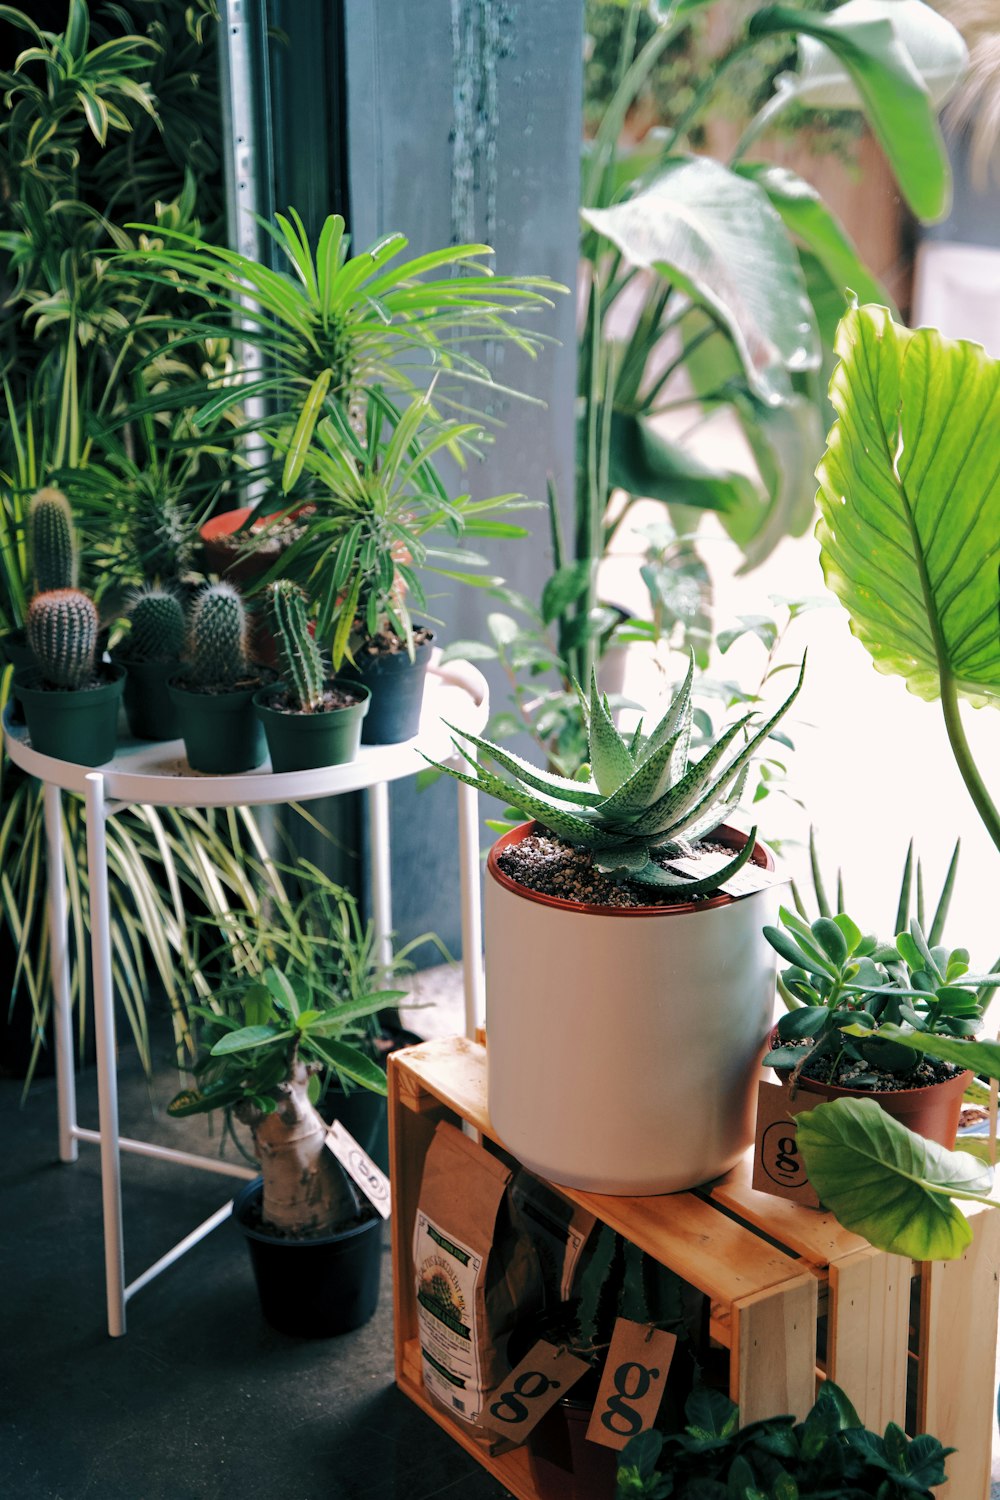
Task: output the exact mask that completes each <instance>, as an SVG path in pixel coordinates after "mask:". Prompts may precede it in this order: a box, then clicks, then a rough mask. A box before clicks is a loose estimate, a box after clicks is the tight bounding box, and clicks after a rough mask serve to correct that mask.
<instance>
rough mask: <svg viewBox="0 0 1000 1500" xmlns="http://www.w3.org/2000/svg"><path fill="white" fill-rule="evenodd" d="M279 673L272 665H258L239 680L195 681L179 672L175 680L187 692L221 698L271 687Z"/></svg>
mask: <svg viewBox="0 0 1000 1500" xmlns="http://www.w3.org/2000/svg"><path fill="white" fill-rule="evenodd" d="M277 680H278V674H277V673H276V672H272V671H271V669H270V667H258V668H256V669H255V670H254V671H253V672H252V673H248V674H247V676H246V677H241V678H240V679H239V680H238V681H237V682H227V683H218V682H211V683H205V682H195V681H192V679H191V678H190V677H184V676H183V675H182V674H181V673H178V674H177V676H176V677H175V678H174V682H175V683H176V685H177V686H178V687H179V688H183V690H184V692H185V693H201V694H202V695H203V696H204V697H206V698H221V697H224V696H225V694H227V693H239V692H242V691H244V690H247V691H249V690H250V689H251V688H252V689H253V691H254V692H256V691H257V689H258V688H263V687H270V686H271V683H272V682H277Z"/></svg>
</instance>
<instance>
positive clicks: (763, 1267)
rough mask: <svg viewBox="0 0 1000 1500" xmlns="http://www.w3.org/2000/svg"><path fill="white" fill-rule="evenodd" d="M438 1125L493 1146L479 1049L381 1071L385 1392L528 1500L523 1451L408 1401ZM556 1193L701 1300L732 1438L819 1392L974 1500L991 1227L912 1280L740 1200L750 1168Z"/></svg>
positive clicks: (415, 1368) (811, 1218)
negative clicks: (829, 1389)
mask: <svg viewBox="0 0 1000 1500" xmlns="http://www.w3.org/2000/svg"><path fill="white" fill-rule="evenodd" d="M442 1119H448V1120H451V1121H452V1122H453V1123H456V1124H460V1123H462V1122H465V1123H466V1124H468V1125H470V1126H472V1127H473V1128H474V1129H475V1130H477V1131H479V1132H480V1133H481V1134H482V1136H484V1137H486V1138H487V1139H488V1140H491V1141H494V1142H496V1143H497V1144H498V1145H502V1142H499V1140H498V1138H497V1136H496V1133H495V1131H494V1130H493V1128H492V1126H491V1124H490V1120H489V1116H488V1114H487V1111H486V1051H485V1048H483V1047H482V1046H480V1045H479V1044H478V1043H475V1042H467V1041H465V1040H463V1039H461V1038H452V1039H448V1040H437V1041H431V1042H425V1043H423V1044H422V1045H421V1046H419V1047H410V1048H407V1049H406V1050H404V1051H401V1052H397V1053H394V1054H393V1055H392V1056H391V1057H390V1059H389V1130H390V1153H391V1170H392V1184H393V1196H394V1204H393V1216H392V1251H393V1280H394V1298H395V1356H396V1380H397V1382H398V1384H399V1386H400V1388H401V1389H402V1390H403V1391H404V1392H405V1393H406V1395H407V1396H409V1397H410V1398H411V1400H413V1401H415V1402H416V1403H417V1405H418V1406H420V1407H422V1409H423V1410H424V1411H426V1412H427V1414H428V1416H430V1417H432V1418H433V1419H434V1421H435V1422H437V1423H438V1425H439V1426H440V1427H443V1428H444V1429H445V1431H446V1432H448V1433H449V1434H450V1435H451V1436H452V1437H453V1438H454V1439H455V1440H456V1441H457V1442H459V1443H461V1444H462V1446H463V1447H464V1448H466V1449H467V1450H468V1451H469V1452H470V1453H472V1454H473V1455H474V1456H475V1457H476V1458H477V1459H478V1460H479V1461H480V1463H482V1464H483V1465H484V1466H485V1467H486V1468H487V1469H489V1470H490V1471H491V1472H492V1473H493V1474H494V1475H495V1476H496V1478H497V1479H499V1480H500V1482H501V1483H502V1484H504V1485H506V1487H507V1488H508V1489H509V1490H511V1491H512V1492H513V1494H514V1495H516V1496H517V1497H518V1500H535V1491H534V1489H533V1487H532V1484H531V1480H530V1476H529V1471H528V1461H527V1455H526V1453H525V1451H524V1450H523V1449H515V1450H514V1451H512V1452H509V1453H505V1454H498V1455H493V1454H491V1453H490V1451H489V1448H488V1446H487V1445H486V1444H485V1443H484V1442H483V1441H482V1440H481V1439H479V1438H477V1437H476V1436H475V1433H474V1429H471V1428H470V1427H469V1426H468V1425H467V1424H465V1423H463V1422H461V1421H459V1420H457V1419H456V1418H454V1417H452V1416H451V1415H449V1413H448V1412H446V1411H445V1410H443V1409H442V1408H441V1407H439V1406H438V1405H437V1404H436V1403H435V1402H433V1401H432V1400H431V1399H430V1397H429V1396H428V1395H427V1394H426V1392H425V1391H424V1386H423V1378H422V1371H421V1360H420V1345H419V1340H418V1336H417V1307H416V1295H415V1287H414V1275H413V1256H412V1243H413V1226H414V1222H415V1218H416V1208H417V1198H418V1195H419V1191H420V1178H421V1174H422V1171H423V1162H424V1157H425V1155H426V1152H427V1148H428V1146H429V1144H430V1141H431V1137H432V1136H433V1134H434V1129H435V1126H436V1125H437V1123H438V1121H439V1120H442ZM692 1128H693V1129H697V1121H694V1122H692ZM562 1191H563V1192H565V1193H566V1194H567V1196H568V1197H570V1198H573V1199H575V1200H576V1201H577V1202H579V1203H582V1204H583V1205H584V1206H585V1207H587V1208H589V1209H590V1210H591V1212H592V1213H594V1214H596V1215H597V1217H598V1218H599V1219H602V1220H603V1221H604V1222H605V1223H606V1224H609V1225H610V1226H611V1227H612V1228H613V1229H615V1230H617V1231H618V1232H619V1233H621V1234H623V1235H625V1236H626V1237H627V1238H628V1239H629V1240H631V1241H632V1242H633V1243H634V1244H636V1245H638V1246H639V1247H640V1248H641V1249H643V1250H645V1251H647V1252H648V1253H649V1254H650V1255H653V1256H655V1257H656V1259H657V1260H659V1261H660V1262H661V1263H662V1264H663V1265H665V1266H668V1267H669V1268H670V1269H671V1270H672V1271H674V1272H676V1273H677V1274H678V1275H679V1276H681V1277H682V1278H683V1279H684V1280H685V1281H686V1282H689V1283H690V1284H691V1285H692V1286H694V1287H696V1288H697V1289H698V1290H699V1291H701V1292H703V1293H705V1294H706V1296H707V1297H708V1298H709V1299H710V1305H711V1335H712V1338H713V1340H714V1341H716V1342H717V1343H718V1344H719V1345H721V1346H722V1347H723V1348H724V1349H727V1350H728V1351H729V1394H730V1396H731V1397H732V1399H733V1400H734V1401H736V1402H738V1403H739V1407H740V1413H741V1420H742V1421H744V1422H752V1421H756V1420H758V1419H759V1418H762V1417H768V1416H773V1415H775V1414H777V1413H779V1412H793V1413H794V1414H795V1415H796V1416H797V1417H799V1418H801V1417H803V1416H804V1415H805V1413H806V1411H807V1410H808V1409H809V1407H810V1406H811V1405H812V1403H813V1400H814V1399H815V1395H816V1390H817V1382H818V1381H819V1380H820V1379H822V1378H824V1377H825V1376H829V1377H830V1378H832V1379H834V1380H836V1381H837V1383H838V1384H839V1385H841V1386H842V1387H843V1388H844V1389H845V1390H846V1392H847V1394H848V1396H849V1397H850V1398H851V1400H852V1401H853V1402H854V1404H855V1406H856V1407H857V1410H858V1412H859V1414H860V1416H861V1418H862V1420H863V1421H864V1422H865V1424H866V1426H868V1427H870V1428H873V1429H875V1430H876V1431H881V1430H882V1429H883V1428H884V1427H885V1424H886V1423H887V1422H889V1421H894V1422H898V1423H899V1424H900V1426H904V1427H906V1428H907V1430H908V1431H910V1432H911V1433H913V1432H931V1433H933V1434H934V1435H935V1437H937V1438H939V1439H940V1440H941V1442H943V1443H945V1444H946V1445H947V1446H949V1447H954V1448H957V1449H958V1452H957V1453H956V1454H954V1455H953V1456H952V1458H951V1459H950V1460H949V1466H948V1472H949V1484H948V1487H947V1490H946V1491H945V1492H944V1493H946V1494H947V1495H951V1496H953V1497H954V1500H989V1492H990V1455H991V1436H992V1427H993V1410H994V1408H993V1397H994V1390H993V1362H994V1350H995V1342H996V1328H997V1293H998V1267H1000V1216H998V1215H997V1214H996V1213H992V1212H989V1211H976V1212H973V1213H972V1214H970V1221H971V1223H972V1228H973V1242H972V1244H971V1246H970V1248H969V1250H968V1252H967V1253H966V1255H965V1256H964V1257H963V1258H962V1259H961V1260H959V1261H952V1262H947V1263H928V1264H922V1265H917V1264H912V1263H911V1262H910V1261H908V1260H906V1259H903V1258H901V1257H900V1256H895V1255H883V1254H881V1253H880V1252H879V1251H877V1250H873V1249H872V1247H871V1246H870V1245H869V1244H868V1243H867V1241H866V1240H863V1239H861V1238H859V1236H857V1235H854V1234H850V1233H849V1232H848V1231H847V1230H845V1229H842V1228H841V1226H840V1225H839V1224H838V1223H837V1221H836V1219H834V1217H833V1216H832V1214H825V1213H820V1212H817V1211H816V1210H812V1209H805V1208H800V1207H799V1206H798V1205H796V1204H793V1203H789V1202H786V1201H784V1200H783V1199H780V1198H772V1197H770V1196H768V1195H767V1194H764V1193H758V1192H755V1191H754V1189H753V1188H752V1187H751V1186H750V1162H749V1160H747V1161H744V1162H742V1163H741V1164H740V1165H739V1166H738V1167H737V1168H736V1169H735V1170H734V1171H733V1172H731V1173H730V1174H729V1175H728V1176H727V1177H725V1178H723V1179H721V1180H720V1181H718V1182H717V1183H715V1184H714V1185H713V1186H711V1187H710V1188H706V1189H699V1190H697V1191H696V1192H690V1193H673V1194H668V1195H664V1196H662V1197H654V1198H613V1197H607V1196H604V1195H600V1194H594V1193H582V1192H575V1191H573V1190H572V1189H565V1188H564V1189H563V1190H562ZM972 1207H973V1208H974V1209H975V1205H973V1206H972ZM908 1388H909V1396H910V1399H909V1402H908V1400H907V1393H908ZM908 1409H909V1413H910V1416H909V1420H907V1411H908Z"/></svg>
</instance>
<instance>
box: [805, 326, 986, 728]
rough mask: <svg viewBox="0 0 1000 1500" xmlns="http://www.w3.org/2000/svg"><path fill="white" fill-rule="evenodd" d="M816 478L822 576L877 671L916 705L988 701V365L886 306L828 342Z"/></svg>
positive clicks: (978, 352)
mask: <svg viewBox="0 0 1000 1500" xmlns="http://www.w3.org/2000/svg"><path fill="white" fill-rule="evenodd" d="M837 353H838V354H839V355H840V358H841V363H840V365H839V366H838V368H837V370H836V371H835V372H834V376H833V380H832V382H831V386H830V398H831V400H832V402H833V405H834V407H835V409H836V412H837V421H836V423H835V425H834V427H833V430H832V431H831V433H830V436H829V439H828V448H827V452H826V454H825V456H824V458H823V460H822V463H821V464H820V467H819V469H818V470H817V473H818V475H819V479H820V492H819V502H820V512H821V515H820V521H819V524H818V526H817V536H818V538H819V541H820V547H821V558H822V563H823V571H824V574H825V576H826V580H827V583H828V585H829V586H830V588H832V590H833V592H834V593H835V594H836V595H837V597H838V598H839V599H840V600H841V602H842V603H843V604H844V606H845V607H846V609H847V611H848V613H849V615H850V617H851V629H852V630H853V632H854V634H855V635H857V636H858V637H859V639H860V640H861V641H862V643H863V644H864V646H865V647H866V649H867V650H868V651H869V652H870V653H871V655H872V656H873V658H874V660H875V664H876V666H877V667H878V668H879V670H880V671H884V672H892V673H895V674H897V675H899V676H901V677H902V678H903V679H904V681H905V682H906V685H907V687H908V688H909V690H910V691H911V692H913V693H915V694H916V695H917V696H918V697H921V698H926V699H933V698H936V697H938V696H940V695H941V693H942V690H944V691H945V692H947V693H950V694H955V693H957V694H962V695H964V696H965V697H967V698H969V699H970V700H971V701H972V702H973V703H976V704H979V705H982V704H985V703H989V702H992V703H995V704H998V703H1000V633H998V631H997V606H998V598H1000V595H998V587H997V564H998V561H1000V469H998V468H997V464H996V451H995V441H994V436H995V430H996V425H997V420H998V417H1000V361H995V360H991V359H990V358H989V357H988V356H987V354H986V353H985V351H984V350H983V349H982V348H981V347H980V346H979V345H978V344H969V343H955V342H952V341H951V340H948V339H944V338H942V337H941V335H940V334H939V333H937V332H936V331H935V330H934V329H930V328H922V329H918V330H916V331H914V332H911V331H910V330H908V329H905V328H901V327H899V326H898V325H897V324H895V323H893V322H892V320H891V318H890V317H889V314H888V313H887V312H886V311H885V309H884V308H878V307H865V308H855V309H853V310H852V311H851V312H850V313H848V315H847V316H846V317H845V318H844V320H843V321H842V323H841V326H840V331H839V333H838V337H837Z"/></svg>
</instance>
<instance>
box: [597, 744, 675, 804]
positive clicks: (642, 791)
mask: <svg viewBox="0 0 1000 1500" xmlns="http://www.w3.org/2000/svg"><path fill="white" fill-rule="evenodd" d="M680 734H681V731H680V730H678V731H677V734H676V735H675V736H674V738H673V739H671V740H666V741H665V742H664V743H663V744H662V745H661V746H660V748H659V750H657V751H656V753H655V754H654V755H651V756H650V757H649V759H648V760H646V761H644V762H643V764H642V765H640V766H637V767H636V769H635V770H634V771H633V772H632V775H631V776H630V777H629V778H628V780H627V781H624V782H622V784H621V786H620V787H619V788H618V790H617V792H612V794H611V796H610V797H608V798H606V799H605V801H603V802H602V803H601V804H600V806H599V807H598V808H597V812H598V814H599V816H600V818H601V820H602V822H603V821H605V820H607V821H610V822H616V821H617V820H618V819H619V818H621V819H622V820H623V821H624V822H628V821H629V814H630V813H633V814H635V813H642V812H645V810H646V808H647V807H649V806H650V805H651V804H652V803H653V802H655V801H656V799H657V798H658V797H659V796H661V795H662V793H663V786H662V785H661V783H662V782H663V780H664V778H666V784H667V786H669V785H670V763H671V760H672V759H673V752H674V748H675V744H676V740H677V738H678V737H679V736H680Z"/></svg>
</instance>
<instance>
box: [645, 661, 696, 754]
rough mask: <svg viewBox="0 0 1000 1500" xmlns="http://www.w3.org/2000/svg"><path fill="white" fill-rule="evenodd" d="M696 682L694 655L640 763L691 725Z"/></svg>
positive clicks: (648, 742)
mask: <svg viewBox="0 0 1000 1500" xmlns="http://www.w3.org/2000/svg"><path fill="white" fill-rule="evenodd" d="M693 682H694V653H693V652H692V653H691V656H690V657H689V659H688V669H687V676H686V677H685V678H684V681H683V682H682V683H681V685H680V687H679V688H678V689H677V692H676V693H675V694H674V696H673V698H672V699H671V702H670V707H669V708H668V709H667V711H666V713H665V714H664V715H663V718H662V719H661V720H660V722H659V723H658V724H657V726H656V728H655V729H654V730H653V732H652V734H651V735H650V736H649V739H648V740H647V741H646V743H645V744H644V745H643V747H642V749H641V751H640V752H639V760H640V762H642V761H646V760H649V758H650V756H651V755H655V754H656V752H657V750H659V748H660V746H661V745H662V744H663V742H664V741H665V740H669V739H673V737H674V735H675V734H676V733H677V731H678V730H679V729H681V728H682V727H683V725H684V723H685V721H686V722H687V724H688V726H689V728H690V724H691V689H692V684H693Z"/></svg>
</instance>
